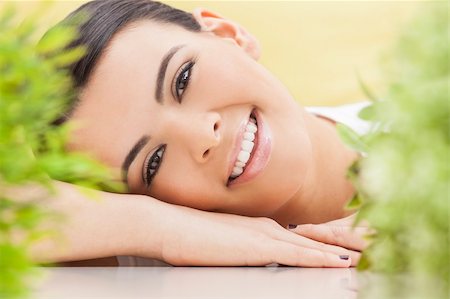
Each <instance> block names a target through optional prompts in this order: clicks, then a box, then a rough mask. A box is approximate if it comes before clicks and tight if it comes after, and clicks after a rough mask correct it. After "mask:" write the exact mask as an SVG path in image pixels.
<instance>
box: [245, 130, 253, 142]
mask: <svg viewBox="0 0 450 299" xmlns="http://www.w3.org/2000/svg"><path fill="white" fill-rule="evenodd" d="M244 139H245V140H248V141H253V140H255V134H253V133H252V132H247V131H246V132H245V133H244Z"/></svg>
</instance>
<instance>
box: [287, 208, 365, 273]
mask: <svg viewBox="0 0 450 299" xmlns="http://www.w3.org/2000/svg"><path fill="white" fill-rule="evenodd" d="M355 217H356V214H353V215H350V216H348V217H346V218H342V219H338V220H334V221H330V222H327V223H323V224H303V225H298V226H297V227H295V228H292V229H290V230H291V231H292V232H295V233H297V234H299V235H301V236H304V237H307V238H309V239H312V240H316V241H319V242H323V243H326V244H331V245H336V246H340V247H343V248H347V249H349V252H350V256H351V258H352V266H355V265H357V264H358V261H359V258H360V251H362V250H364V249H365V248H366V247H367V246H368V242H367V240H365V239H364V236H367V235H369V234H370V233H373V231H372V230H371V229H370V228H369V226H368V224H367V223H359V224H358V225H357V226H356V227H353V226H352V225H353V222H354V220H355Z"/></svg>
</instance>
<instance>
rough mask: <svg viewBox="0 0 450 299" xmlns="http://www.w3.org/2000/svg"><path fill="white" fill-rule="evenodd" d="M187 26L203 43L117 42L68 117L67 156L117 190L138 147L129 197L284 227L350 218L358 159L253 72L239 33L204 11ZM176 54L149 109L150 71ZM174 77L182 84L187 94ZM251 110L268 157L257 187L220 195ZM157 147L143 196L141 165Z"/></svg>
mask: <svg viewBox="0 0 450 299" xmlns="http://www.w3.org/2000/svg"><path fill="white" fill-rule="evenodd" d="M193 16H194V17H195V18H196V19H197V21H198V22H199V23H200V24H201V26H202V32H201V33H197V32H190V31H187V30H185V29H183V28H180V27H179V26H175V25H171V24H160V23H155V22H152V21H140V22H138V23H134V24H132V25H130V26H128V27H127V28H125V29H124V30H122V31H121V32H119V33H118V34H117V35H116V36H115V37H114V38H113V40H112V41H111V43H110V45H109V47H108V49H107V50H106V51H105V53H104V54H103V56H102V57H101V59H100V61H99V62H98V65H97V66H96V68H95V70H94V72H93V74H92V76H91V78H90V81H89V82H88V83H87V86H86V87H85V89H84V90H83V91H82V93H81V96H80V103H79V105H78V106H77V109H76V110H75V112H74V114H73V117H72V121H73V122H77V124H78V125H79V129H78V130H77V131H76V132H75V134H74V136H73V138H72V143H71V149H72V150H78V151H85V152H90V153H92V154H93V155H94V156H95V157H97V158H98V159H99V160H101V161H103V162H104V163H106V164H107V165H109V166H111V167H112V168H113V169H115V173H116V177H117V178H118V179H120V178H121V172H122V169H121V167H122V165H123V164H124V161H125V160H126V156H127V155H128V153H129V152H130V149H131V148H133V147H134V146H135V144H137V143H138V142H137V141H139V140H145V141H146V142H144V143H143V146H141V147H140V151H139V152H138V154H137V156H136V158H135V159H134V160H133V161H132V162H131V164H130V167H129V168H128V171H127V183H128V186H129V190H130V192H131V193H137V194H147V195H151V196H153V197H155V198H158V199H160V200H163V201H165V202H168V203H173V204H178V205H183V206H188V207H191V208H196V209H201V210H206V211H215V212H224V213H233V214H239V215H246V216H264V217H270V218H272V219H274V220H276V221H277V222H278V223H280V224H281V225H282V226H286V225H287V224H290V223H295V224H303V223H323V222H326V221H331V220H334V219H339V218H342V217H345V216H348V215H349V212H348V211H345V210H344V208H343V206H344V204H345V202H346V201H347V200H348V199H350V198H351V196H352V194H353V192H354V190H353V187H352V186H351V183H350V182H348V181H347V180H346V178H345V173H346V170H347V168H348V166H349V165H350V164H351V163H352V161H353V160H354V159H356V158H357V156H358V154H357V153H355V152H354V151H352V150H351V149H349V148H347V147H346V146H345V145H344V144H343V143H342V142H341V141H340V139H339V137H338V135H337V132H336V130H335V128H334V124H332V123H331V122H329V121H326V120H324V119H321V118H319V117H316V116H313V115H311V114H309V113H307V112H306V111H305V110H304V109H303V107H301V106H300V105H299V104H298V103H297V102H296V101H295V100H294V99H293V97H292V96H291V95H290V93H289V92H288V91H287V89H286V88H285V86H284V85H283V84H282V83H281V82H279V81H278V80H277V79H276V78H275V77H274V76H273V75H272V74H271V73H270V72H268V71H267V70H266V69H265V68H264V67H263V66H262V65H261V64H259V63H258V62H257V59H258V58H259V50H260V49H259V46H258V44H257V42H256V40H255V39H254V38H253V37H252V36H251V35H250V34H249V33H248V32H247V31H246V30H245V29H244V28H242V27H241V26H239V25H238V24H236V23H235V22H233V21H230V20H227V19H225V18H222V17H220V16H219V15H217V14H215V13H213V12H211V11H208V10H206V9H197V10H196V11H195V12H194V13H193ZM156 40H157V41H158V42H157V43H156V42H155V41H156ZM173 49H178V51H176V53H175V54H174V55H173V58H172V59H171V60H170V62H169V64H168V67H167V70H166V72H165V73H166V76H165V79H164V81H163V82H164V85H163V86H162V92H163V96H162V98H161V100H157V96H156V94H157V88H156V87H155V85H156V84H155V82H157V77H158V73H159V71H158V70H159V69H160V64H161V61H163V60H164V57H166V55H167V53H170V52H171V51H172V52H174V51H173ZM192 62H194V66H192V68H190V71H189V72H187V71H185V70H184V67H185V66H186V65H189V64H190V63H192ZM180 74H182V75H185V76H186V77H189V81H188V84H187V85H185V86H184V87H183V88H180V87H179V85H177V83H176V81H177V78H178V77H179V75H180ZM177 93H178V94H181V96H178V94H177ZM253 109H256V110H257V111H258V113H259V114H260V115H261V116H262V118H263V119H264V123H265V124H266V125H267V127H268V128H269V129H270V132H271V141H272V150H271V152H270V158H269V161H268V163H267V165H266V167H265V168H264V169H263V171H262V172H261V173H259V175H258V176H256V177H255V178H253V179H252V180H250V181H248V182H245V183H243V184H239V185H233V186H228V185H227V181H228V176H229V175H230V173H229V172H228V171H229V169H230V157H231V155H232V153H233V150H234V149H235V147H236V144H235V140H236V138H237V137H236V136H237V133H238V131H239V127H240V125H241V124H242V122H243V121H247V120H248V117H249V115H250V112H251V111H252V110H253ZM162 145H166V147H165V151H164V154H163V156H162V161H161V162H160V164H158V165H159V168H158V172H157V173H156V175H155V176H154V178H153V180H152V182H151V185H150V186H149V187H147V186H146V182H145V179H144V175H145V174H146V171H145V167H146V165H147V161H148V160H149V157H151V156H152V155H153V154H154V153H155V152H156V151H157V150H158V149H160V148H161V146H162Z"/></svg>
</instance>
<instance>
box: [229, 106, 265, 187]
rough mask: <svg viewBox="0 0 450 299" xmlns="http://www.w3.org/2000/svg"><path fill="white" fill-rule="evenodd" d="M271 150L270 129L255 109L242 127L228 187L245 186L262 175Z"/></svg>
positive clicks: (230, 168)
mask: <svg viewBox="0 0 450 299" xmlns="http://www.w3.org/2000/svg"><path fill="white" fill-rule="evenodd" d="M253 134H254V135H253ZM252 138H254V139H253V140H252ZM252 143H253V145H252ZM271 149H272V136H271V133H270V131H269V128H268V126H267V124H266V123H265V122H264V120H263V117H262V116H261V114H260V113H259V112H258V111H257V110H256V109H254V110H252V112H251V114H250V115H249V117H248V118H247V119H245V120H244V121H242V123H241V125H240V128H239V131H238V134H237V138H236V142H235V146H234V149H233V154H232V159H231V161H230V162H231V163H230V167H229V172H228V173H229V174H230V175H229V179H228V183H227V186H228V187H231V186H236V185H240V184H243V183H245V182H248V181H250V180H252V179H253V178H255V177H256V176H258V175H259V174H261V173H262V172H263V170H264V169H265V167H266V165H267V163H268V161H269V157H270V153H271Z"/></svg>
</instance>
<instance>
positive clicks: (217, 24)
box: [192, 8, 261, 60]
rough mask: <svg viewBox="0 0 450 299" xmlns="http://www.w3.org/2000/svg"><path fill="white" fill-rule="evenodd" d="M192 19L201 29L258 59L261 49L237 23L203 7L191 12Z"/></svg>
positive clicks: (252, 37)
mask: <svg viewBox="0 0 450 299" xmlns="http://www.w3.org/2000/svg"><path fill="white" fill-rule="evenodd" d="M192 16H193V17H194V19H195V20H196V21H197V22H198V23H199V24H200V26H201V28H202V31H206V32H211V33H212V34H214V35H216V36H218V37H220V38H223V39H226V40H227V41H231V42H233V43H234V44H236V45H237V46H239V47H241V48H242V49H243V50H244V51H245V52H246V53H247V54H248V55H250V56H251V57H252V58H253V59H255V60H258V59H259V56H260V55H261V49H260V46H259V43H258V41H257V40H256V38H255V37H254V36H253V35H251V34H250V33H249V32H248V31H247V30H245V29H244V28H243V27H242V26H240V25H239V24H238V23H236V22H233V21H231V20H228V19H225V18H223V17H221V16H219V15H218V14H216V13H214V12H212V11H210V10H207V9H205V8H196V9H194V11H193V12H192Z"/></svg>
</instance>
